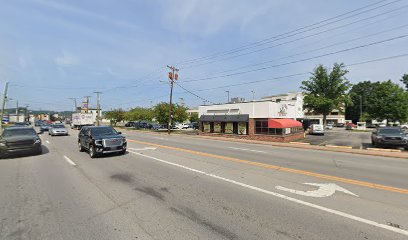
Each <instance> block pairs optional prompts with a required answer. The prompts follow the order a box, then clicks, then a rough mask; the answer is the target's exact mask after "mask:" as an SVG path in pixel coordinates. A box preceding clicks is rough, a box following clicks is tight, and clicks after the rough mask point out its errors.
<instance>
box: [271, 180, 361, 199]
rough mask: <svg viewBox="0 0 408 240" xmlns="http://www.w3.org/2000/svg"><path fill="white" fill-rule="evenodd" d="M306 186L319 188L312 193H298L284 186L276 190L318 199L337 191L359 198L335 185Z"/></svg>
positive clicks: (312, 184) (315, 184)
mask: <svg viewBox="0 0 408 240" xmlns="http://www.w3.org/2000/svg"><path fill="white" fill-rule="evenodd" d="M304 184H306V185H310V186H317V187H319V188H318V189H317V190H312V191H298V190H295V189H290V188H286V187H282V186H276V187H275V188H276V189H278V190H281V191H285V192H290V193H294V194H297V195H301V196H306V197H318V198H322V197H330V196H331V195H333V194H335V193H336V191H339V192H343V193H346V194H350V195H352V196H354V197H358V195H356V194H354V193H352V192H350V191H349V190H347V189H345V188H342V187H340V186H339V185H337V184H334V183H304Z"/></svg>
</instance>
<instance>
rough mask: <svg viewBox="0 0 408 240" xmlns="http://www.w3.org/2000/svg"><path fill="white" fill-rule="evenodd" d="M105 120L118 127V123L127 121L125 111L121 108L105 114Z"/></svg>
mask: <svg viewBox="0 0 408 240" xmlns="http://www.w3.org/2000/svg"><path fill="white" fill-rule="evenodd" d="M105 118H106V119H109V120H110V121H111V124H112V123H113V124H114V125H115V126H116V123H117V122H121V121H123V120H124V119H125V111H124V110H123V109H121V108H118V109H114V110H111V111H107V112H105Z"/></svg>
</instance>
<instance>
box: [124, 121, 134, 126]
mask: <svg viewBox="0 0 408 240" xmlns="http://www.w3.org/2000/svg"><path fill="white" fill-rule="evenodd" d="M134 126H135V122H127V123H126V124H125V127H134Z"/></svg>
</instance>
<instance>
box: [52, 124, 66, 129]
mask: <svg viewBox="0 0 408 240" xmlns="http://www.w3.org/2000/svg"><path fill="white" fill-rule="evenodd" d="M51 127H52V128H65V126H64V125H61V124H58V125H52V126H51Z"/></svg>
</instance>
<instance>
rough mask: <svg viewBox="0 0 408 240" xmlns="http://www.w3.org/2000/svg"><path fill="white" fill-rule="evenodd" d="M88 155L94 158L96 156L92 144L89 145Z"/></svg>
mask: <svg viewBox="0 0 408 240" xmlns="http://www.w3.org/2000/svg"><path fill="white" fill-rule="evenodd" d="M89 156H90V157H91V158H96V157H97V155H96V152H95V147H94V146H90V147H89Z"/></svg>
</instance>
